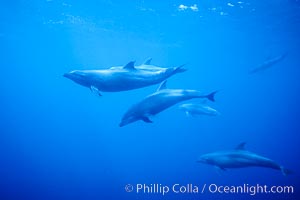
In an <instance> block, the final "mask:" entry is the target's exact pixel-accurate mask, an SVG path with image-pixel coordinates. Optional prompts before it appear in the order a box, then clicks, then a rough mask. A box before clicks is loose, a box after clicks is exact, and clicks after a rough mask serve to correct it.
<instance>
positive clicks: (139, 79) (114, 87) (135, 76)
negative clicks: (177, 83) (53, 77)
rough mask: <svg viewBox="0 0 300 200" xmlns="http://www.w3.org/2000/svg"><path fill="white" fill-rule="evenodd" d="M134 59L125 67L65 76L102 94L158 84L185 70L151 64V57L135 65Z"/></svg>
mask: <svg viewBox="0 0 300 200" xmlns="http://www.w3.org/2000/svg"><path fill="white" fill-rule="evenodd" d="M134 63H135V62H134V61H131V62H129V63H128V64H127V65H125V66H123V67H120V66H119V67H111V68H109V69H102V70H74V71H71V72H69V73H65V74H64V77H66V78H69V79H71V80H72V81H74V82H76V83H78V84H80V85H82V86H85V87H88V88H90V89H91V91H92V92H95V93H97V94H98V95H99V96H101V93H100V91H103V92H120V91H126V90H133V89H138V88H142V87H147V86H150V85H154V84H158V83H160V82H162V81H164V80H166V79H167V78H169V77H171V76H173V75H174V74H177V73H181V72H185V71H186V69H184V68H183V66H184V65H181V66H179V67H171V68H162V67H157V66H153V65H150V63H151V58H149V59H148V60H146V62H145V63H144V64H143V65H140V66H134Z"/></svg>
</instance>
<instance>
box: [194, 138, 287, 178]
mask: <svg viewBox="0 0 300 200" xmlns="http://www.w3.org/2000/svg"><path fill="white" fill-rule="evenodd" d="M245 145H246V143H245V142H243V143H241V144H239V145H238V146H237V147H236V148H235V149H234V150H229V151H219V152H214V153H208V154H204V155H202V156H201V157H200V159H198V161H197V162H201V163H205V164H210V165H214V166H216V167H217V168H218V169H221V170H226V169H227V168H243V167H266V168H272V169H276V170H280V171H281V172H282V174H283V175H287V174H290V173H291V171H290V170H288V169H285V168H284V167H283V166H281V165H279V164H277V163H276V162H274V161H273V160H271V159H269V158H266V157H263V156H260V155H257V154H255V153H252V152H250V151H247V150H246V149H245Z"/></svg>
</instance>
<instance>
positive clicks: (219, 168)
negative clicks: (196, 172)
mask: <svg viewBox="0 0 300 200" xmlns="http://www.w3.org/2000/svg"><path fill="white" fill-rule="evenodd" d="M215 168H216V171H217V173H218V174H219V175H221V174H222V173H223V172H225V171H226V169H225V168H224V167H220V166H218V165H216V166H215Z"/></svg>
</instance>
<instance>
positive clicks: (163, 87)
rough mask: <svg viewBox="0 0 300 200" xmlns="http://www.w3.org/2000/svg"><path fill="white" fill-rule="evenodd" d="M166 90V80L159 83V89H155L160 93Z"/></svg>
mask: <svg viewBox="0 0 300 200" xmlns="http://www.w3.org/2000/svg"><path fill="white" fill-rule="evenodd" d="M164 89H167V80H164V81H163V82H161V84H160V85H159V87H158V88H157V90H156V91H160V90H164Z"/></svg>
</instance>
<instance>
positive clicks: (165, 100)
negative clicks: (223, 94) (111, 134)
mask: <svg viewBox="0 0 300 200" xmlns="http://www.w3.org/2000/svg"><path fill="white" fill-rule="evenodd" d="M166 82H167V81H166V80H165V81H163V82H162V83H161V84H160V86H159V88H158V89H157V91H156V92H154V93H153V94H150V95H149V96H147V97H145V98H144V99H143V100H142V101H140V102H138V103H136V104H134V105H133V106H132V107H131V108H129V109H128V110H127V112H126V113H125V114H124V116H123V118H122V121H121V123H120V124H119V126H120V127H122V126H125V125H127V124H130V123H133V122H135V121H138V120H143V121H144V122H147V123H152V121H151V120H150V119H149V117H150V116H153V115H156V114H158V113H160V112H162V111H163V110H165V109H167V108H169V107H171V106H173V105H175V104H177V103H179V102H181V101H186V100H189V99H193V98H207V99H209V100H210V101H214V95H215V93H216V92H212V93H210V94H208V95H204V94H202V93H201V92H199V91H197V90H183V89H167V88H166Z"/></svg>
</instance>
